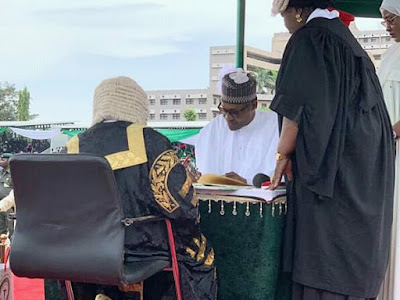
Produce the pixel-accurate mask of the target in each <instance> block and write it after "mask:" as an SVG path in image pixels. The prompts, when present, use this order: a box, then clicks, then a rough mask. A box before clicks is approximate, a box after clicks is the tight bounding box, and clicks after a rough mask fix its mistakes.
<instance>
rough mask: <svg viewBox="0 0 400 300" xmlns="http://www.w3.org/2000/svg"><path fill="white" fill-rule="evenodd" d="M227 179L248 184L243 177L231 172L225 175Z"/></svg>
mask: <svg viewBox="0 0 400 300" xmlns="http://www.w3.org/2000/svg"><path fill="white" fill-rule="evenodd" d="M225 176H226V177H228V178H232V179H235V180H239V181H241V182H243V183H244V184H247V180H246V179H244V178H243V177H241V176H239V175H238V174H236V173H235V172H229V173H226V174H225Z"/></svg>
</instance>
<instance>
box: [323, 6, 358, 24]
mask: <svg viewBox="0 0 400 300" xmlns="http://www.w3.org/2000/svg"><path fill="white" fill-rule="evenodd" d="M328 9H329V10H330V11H332V10H337V11H338V12H339V19H340V20H342V22H343V23H344V24H345V25H346V26H347V27H349V26H350V23H351V22H353V21H354V20H355V17H354V16H353V15H352V14H350V13H347V12H345V11H343V10H339V9H335V8H328Z"/></svg>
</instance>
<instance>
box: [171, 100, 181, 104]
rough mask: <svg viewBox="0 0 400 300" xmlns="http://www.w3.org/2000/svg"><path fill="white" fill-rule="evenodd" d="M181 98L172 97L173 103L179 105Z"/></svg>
mask: <svg viewBox="0 0 400 300" xmlns="http://www.w3.org/2000/svg"><path fill="white" fill-rule="evenodd" d="M181 102H182V101H181V99H174V101H173V103H174V105H181Z"/></svg>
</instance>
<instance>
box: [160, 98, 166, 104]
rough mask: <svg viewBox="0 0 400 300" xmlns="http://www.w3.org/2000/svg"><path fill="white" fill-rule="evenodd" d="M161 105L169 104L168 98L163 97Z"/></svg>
mask: <svg viewBox="0 0 400 300" xmlns="http://www.w3.org/2000/svg"><path fill="white" fill-rule="evenodd" d="M160 104H161V105H168V99H161V100H160Z"/></svg>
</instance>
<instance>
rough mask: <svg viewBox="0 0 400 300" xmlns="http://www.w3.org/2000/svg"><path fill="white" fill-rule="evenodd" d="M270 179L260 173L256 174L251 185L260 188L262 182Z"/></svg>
mask: <svg viewBox="0 0 400 300" xmlns="http://www.w3.org/2000/svg"><path fill="white" fill-rule="evenodd" d="M270 180H271V179H270V178H269V176H267V175H265V174H262V173H258V174H256V175H255V176H254V177H253V185H254V186H255V187H258V188H261V185H262V184H263V183H264V182H267V181H270Z"/></svg>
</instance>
